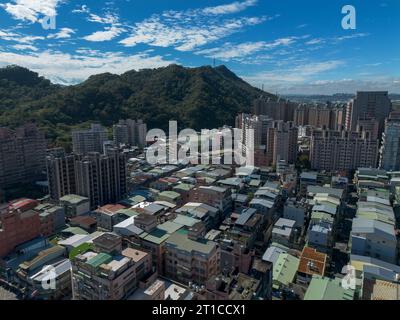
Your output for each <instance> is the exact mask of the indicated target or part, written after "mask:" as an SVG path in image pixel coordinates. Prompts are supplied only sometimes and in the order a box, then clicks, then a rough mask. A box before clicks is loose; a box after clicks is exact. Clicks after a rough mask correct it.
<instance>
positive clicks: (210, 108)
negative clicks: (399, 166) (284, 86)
mask: <svg viewBox="0 0 400 320" xmlns="http://www.w3.org/2000/svg"><path fill="white" fill-rule="evenodd" d="M260 95H267V96H270V97H271V98H272V99H275V98H276V97H275V96H274V95H272V94H269V93H265V92H263V91H261V90H259V89H257V88H254V87H252V86H251V85H249V84H248V83H246V82H245V81H243V80H242V79H240V78H239V77H237V76H236V75H235V74H234V73H233V72H231V71H230V70H229V69H228V68H226V67H225V66H218V67H216V68H212V67H210V66H204V67H199V68H185V67H182V66H179V65H170V66H168V67H164V68H158V69H144V70H140V71H134V70H132V71H128V72H126V73H124V74H122V75H115V74H110V73H104V74H98V75H94V76H91V77H90V78H89V79H87V80H86V81H85V82H83V83H81V84H78V85H74V86H60V85H55V84H52V83H51V82H50V81H49V80H46V79H44V78H43V77H39V75H38V74H37V73H35V72H32V71H30V70H28V69H25V68H22V67H18V66H8V67H5V68H1V69H0V125H6V126H12V127H15V126H17V125H20V124H22V123H23V122H26V121H34V122H36V123H38V125H39V126H40V127H42V128H43V129H44V130H45V132H46V134H47V136H48V137H49V139H50V140H51V141H53V142H55V144H56V145H65V144H67V143H68V142H69V140H70V131H71V129H72V128H75V127H82V126H85V125H87V124H88V123H89V122H91V121H99V122H101V123H102V124H103V125H105V126H107V127H110V126H111V125H112V124H114V123H115V122H117V121H118V120H119V119H123V118H128V117H130V118H134V119H135V118H141V119H143V120H144V121H146V122H147V123H148V124H149V127H154V128H162V129H166V128H167V127H168V121H169V120H177V121H178V123H179V126H180V127H189V128H193V129H201V128H215V127H219V126H222V125H224V124H228V125H233V124H234V119H235V116H236V114H237V113H238V112H249V111H250V110H251V107H252V104H253V101H254V99H255V98H257V97H259V96H260Z"/></svg>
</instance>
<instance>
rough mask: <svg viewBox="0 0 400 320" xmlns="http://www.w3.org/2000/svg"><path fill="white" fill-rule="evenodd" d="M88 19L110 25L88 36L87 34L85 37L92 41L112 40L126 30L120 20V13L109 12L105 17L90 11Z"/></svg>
mask: <svg viewBox="0 0 400 320" xmlns="http://www.w3.org/2000/svg"><path fill="white" fill-rule="evenodd" d="M88 21H90V22H95V23H100V24H108V25H109V26H107V27H105V28H104V29H103V30H99V31H96V32H94V33H92V34H90V35H88V36H85V37H84V38H83V39H85V40H87V41H92V42H102V41H110V40H112V39H114V38H115V37H117V36H119V35H120V34H122V33H124V32H126V29H125V28H124V27H123V26H122V24H121V23H120V22H119V17H118V15H116V14H114V13H107V14H106V15H105V16H103V17H101V16H99V15H96V14H93V13H90V14H89V17H88Z"/></svg>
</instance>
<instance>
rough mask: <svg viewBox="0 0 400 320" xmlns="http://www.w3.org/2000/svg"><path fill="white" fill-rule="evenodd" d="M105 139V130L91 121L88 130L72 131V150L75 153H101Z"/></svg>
mask: <svg viewBox="0 0 400 320" xmlns="http://www.w3.org/2000/svg"><path fill="white" fill-rule="evenodd" d="M106 141H107V131H106V129H105V128H103V127H102V126H101V125H100V124H97V123H93V124H92V125H91V127H90V129H88V130H76V131H72V150H73V152H74V153H75V154H82V155H86V154H88V153H89V152H99V153H103V149H104V148H103V147H104V143H105V142H106Z"/></svg>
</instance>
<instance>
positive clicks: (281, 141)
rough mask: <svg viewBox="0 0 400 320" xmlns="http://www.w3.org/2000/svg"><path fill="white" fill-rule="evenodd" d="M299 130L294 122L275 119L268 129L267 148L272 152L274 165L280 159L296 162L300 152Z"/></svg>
mask: <svg viewBox="0 0 400 320" xmlns="http://www.w3.org/2000/svg"><path fill="white" fill-rule="evenodd" d="M297 139H298V130H297V127H296V126H295V125H294V122H283V121H274V122H273V123H272V127H271V128H269V131H268V142H267V150H268V152H269V153H272V165H277V163H278V162H279V161H280V160H284V161H286V162H287V163H295V162H296V159H297V153H298V145H297Z"/></svg>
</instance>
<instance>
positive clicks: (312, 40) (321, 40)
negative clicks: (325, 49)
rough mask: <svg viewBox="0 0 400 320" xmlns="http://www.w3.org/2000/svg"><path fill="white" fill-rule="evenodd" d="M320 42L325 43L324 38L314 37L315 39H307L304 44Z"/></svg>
mask: <svg viewBox="0 0 400 320" xmlns="http://www.w3.org/2000/svg"><path fill="white" fill-rule="evenodd" d="M321 43H325V39H322V38H315V39H311V40H309V41H307V42H306V45H314V44H321Z"/></svg>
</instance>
